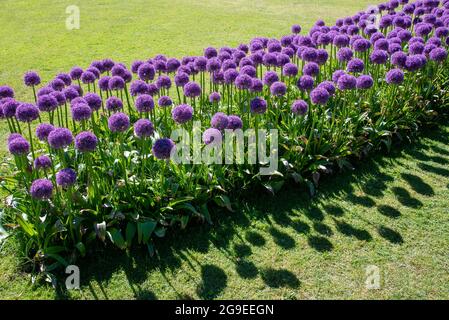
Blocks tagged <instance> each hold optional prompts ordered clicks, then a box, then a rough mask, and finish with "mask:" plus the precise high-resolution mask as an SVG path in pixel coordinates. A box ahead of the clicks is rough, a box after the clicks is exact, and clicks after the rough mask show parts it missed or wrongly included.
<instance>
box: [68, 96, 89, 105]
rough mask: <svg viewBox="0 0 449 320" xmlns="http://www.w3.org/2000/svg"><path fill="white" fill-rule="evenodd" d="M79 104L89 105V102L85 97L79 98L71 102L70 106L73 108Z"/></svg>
mask: <svg viewBox="0 0 449 320" xmlns="http://www.w3.org/2000/svg"><path fill="white" fill-rule="evenodd" d="M78 103H84V104H87V101H86V100H85V99H84V98H83V97H77V98H75V99H73V100H72V101H70V105H71V106H72V107H73V106H74V105H77V104H78Z"/></svg>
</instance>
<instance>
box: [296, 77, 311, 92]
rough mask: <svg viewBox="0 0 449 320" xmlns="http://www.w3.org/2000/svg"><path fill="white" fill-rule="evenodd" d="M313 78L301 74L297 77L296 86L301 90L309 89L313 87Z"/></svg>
mask: <svg viewBox="0 0 449 320" xmlns="http://www.w3.org/2000/svg"><path fill="white" fill-rule="evenodd" d="M313 84H314V80H313V78H312V77H311V76H307V75H305V76H302V77H300V78H299V79H298V83H297V84H296V85H297V86H298V88H299V89H300V90H302V91H310V90H312V89H313Z"/></svg>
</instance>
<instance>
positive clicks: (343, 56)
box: [337, 47, 354, 62]
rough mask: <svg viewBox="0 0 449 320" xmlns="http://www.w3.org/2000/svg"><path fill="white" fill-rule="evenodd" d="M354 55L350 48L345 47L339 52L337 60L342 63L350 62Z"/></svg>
mask: <svg viewBox="0 0 449 320" xmlns="http://www.w3.org/2000/svg"><path fill="white" fill-rule="evenodd" d="M353 55H354V53H353V52H352V50H351V49H350V48H347V47H344V48H341V49H339V50H338V51H337V59H338V61H340V62H343V61H349V60H351V59H352V57H353Z"/></svg>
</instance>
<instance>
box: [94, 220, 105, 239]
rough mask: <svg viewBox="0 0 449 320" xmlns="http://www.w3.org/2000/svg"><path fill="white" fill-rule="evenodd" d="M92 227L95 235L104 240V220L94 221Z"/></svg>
mask: <svg viewBox="0 0 449 320" xmlns="http://www.w3.org/2000/svg"><path fill="white" fill-rule="evenodd" d="M94 229H95V233H96V234H97V237H98V238H100V240H101V241H103V242H104V240H105V238H106V221H103V222H102V223H96V224H95V225H94Z"/></svg>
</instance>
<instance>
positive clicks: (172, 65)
mask: <svg viewBox="0 0 449 320" xmlns="http://www.w3.org/2000/svg"><path fill="white" fill-rule="evenodd" d="M166 65H167V72H168V73H174V72H176V71H177V70H178V68H179V67H180V66H181V62H179V60H178V59H175V58H170V59H168V60H167V64H166Z"/></svg>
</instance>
